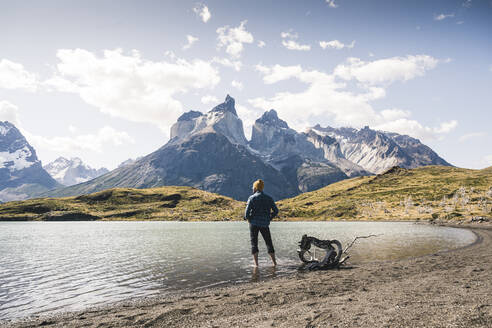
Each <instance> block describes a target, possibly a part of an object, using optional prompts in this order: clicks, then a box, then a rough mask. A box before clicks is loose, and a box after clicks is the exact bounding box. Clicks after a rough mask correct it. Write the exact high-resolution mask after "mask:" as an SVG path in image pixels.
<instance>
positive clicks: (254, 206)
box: [244, 179, 278, 267]
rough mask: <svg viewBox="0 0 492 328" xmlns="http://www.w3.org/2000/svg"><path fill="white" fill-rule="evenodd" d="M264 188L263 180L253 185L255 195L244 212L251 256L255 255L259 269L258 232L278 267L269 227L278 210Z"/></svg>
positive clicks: (249, 199) (256, 265)
mask: <svg viewBox="0 0 492 328" xmlns="http://www.w3.org/2000/svg"><path fill="white" fill-rule="evenodd" d="M264 186H265V184H264V182H263V180H261V179H259V180H256V181H255V182H254V183H253V195H251V196H249V198H248V203H247V204H246V211H245V212H244V219H245V220H248V221H249V234H250V238H251V254H253V260H254V261H255V267H258V232H261V235H262V236H263V239H264V240H265V244H266V246H267V249H268V255H270V258H271V259H272V263H273V266H276V265H277V261H276V260H275V250H274V248H273V242H272V236H271V234H270V228H269V225H270V221H271V220H272V219H273V218H274V217H275V216H277V214H278V208H277V205H275V202H274V201H273V199H272V197H270V196H268V195H267V194H265V193H264V192H263V188H264Z"/></svg>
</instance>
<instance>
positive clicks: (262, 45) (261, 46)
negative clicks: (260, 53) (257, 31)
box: [258, 40, 266, 48]
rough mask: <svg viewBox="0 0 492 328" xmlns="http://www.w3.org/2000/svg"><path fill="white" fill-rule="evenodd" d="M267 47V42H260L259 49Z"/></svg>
mask: <svg viewBox="0 0 492 328" xmlns="http://www.w3.org/2000/svg"><path fill="white" fill-rule="evenodd" d="M265 46H266V43H265V41H262V40H260V41H258V48H263V47H265Z"/></svg>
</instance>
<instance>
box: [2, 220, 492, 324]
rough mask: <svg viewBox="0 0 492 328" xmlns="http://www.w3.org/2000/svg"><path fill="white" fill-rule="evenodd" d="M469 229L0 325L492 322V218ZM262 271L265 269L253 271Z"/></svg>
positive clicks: (470, 226)
mask: <svg viewBox="0 0 492 328" xmlns="http://www.w3.org/2000/svg"><path fill="white" fill-rule="evenodd" d="M461 227H463V226H461ZM468 228H469V229H471V230H472V231H473V232H474V233H475V234H476V235H477V239H476V241H475V242H474V243H473V244H471V245H469V246H467V247H464V248H460V249H456V250H452V251H447V252H441V253H438V254H432V255H427V256H423V257H418V258H414V259H408V260H402V261H393V262H378V263H369V264H363V265H353V266H348V267H346V268H344V269H341V270H333V271H325V272H310V273H298V274H296V275H293V276H290V277H283V278H277V279H271V280H267V281H262V282H252V283H247V284H242V285H237V286H232V287H226V288H219V289H209V290H205V291H202V292H194V293H186V294H181V295H176V296H173V297H165V298H154V299H145V300H138V301H135V302H131V303H120V304H115V305H112V306H107V307H104V308H97V309H88V310H85V311H83V312H76V313H68V314H61V315H57V316H53V317H43V318H36V319H32V320H24V321H20V322H15V323H5V324H4V326H6V327H40V326H45V327H289V328H291V327H491V326H492V297H491V295H492V225H490V224H486V223H481V224H474V225H469V226H468ZM268 274H272V269H271V268H260V269H259V272H258V273H257V275H260V276H261V275H268ZM254 278H255V277H253V278H252V279H253V280H254Z"/></svg>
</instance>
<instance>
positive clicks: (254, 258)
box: [253, 253, 258, 267]
mask: <svg viewBox="0 0 492 328" xmlns="http://www.w3.org/2000/svg"><path fill="white" fill-rule="evenodd" d="M253 260H254V261H255V267H258V253H254V254H253Z"/></svg>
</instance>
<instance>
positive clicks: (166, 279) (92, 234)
mask: <svg viewBox="0 0 492 328" xmlns="http://www.w3.org/2000/svg"><path fill="white" fill-rule="evenodd" d="M271 231H272V237H273V241H274V245H275V249H276V253H277V257H278V263H279V265H278V267H277V268H276V269H275V270H273V269H272V268H269V265H270V263H269V259H268V255H267V254H266V248H265V244H264V242H263V239H262V238H261V236H260V237H259V241H260V242H259V246H260V270H259V273H256V274H255V273H253V268H252V266H251V264H252V259H251V255H250V245H249V230H248V225H247V223H245V222H121V221H120V222H0V319H3V320H5V319H13V318H20V317H25V316H31V315H41V314H47V313H52V312H56V311H72V310H80V309H83V308H86V307H88V306H95V305H96V306H97V305H104V304H107V303H111V302H115V301H121V300H127V299H131V298H135V297H142V296H153V295H159V294H160V295H162V294H165V293H172V292H178V291H190V290H197V289H201V288H209V287H212V286H221V285H226V284H232V283H244V282H250V281H257V280H263V279H271V278H274V277H278V276H282V275H286V274H291V273H293V272H296V271H297V270H298V268H299V266H300V264H301V262H300V261H299V259H298V257H297V252H296V250H297V248H298V246H297V243H298V241H299V240H300V239H301V236H302V235H303V234H308V235H312V236H315V237H317V238H319V239H338V240H340V241H341V242H342V245H343V246H344V247H345V246H346V245H347V243H349V242H350V241H352V240H353V238H354V237H355V236H361V235H368V234H382V235H380V236H378V237H375V238H369V239H362V240H359V241H357V243H356V244H355V245H354V247H352V248H351V250H350V255H351V259H350V260H349V262H350V263H352V264H354V263H355V264H357V263H358V264H361V263H364V262H367V261H381V260H394V259H402V258H408V257H413V256H419V255H424V254H429V253H433V252H437V251H441V250H446V249H452V248H457V247H461V246H464V245H467V244H470V243H472V242H473V241H474V240H475V235H474V234H473V233H472V232H470V231H467V230H462V229H455V228H447V227H436V226H430V225H420V224H414V223H410V222H273V223H272V225H271ZM320 274H330V273H329V272H322V273H320Z"/></svg>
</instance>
